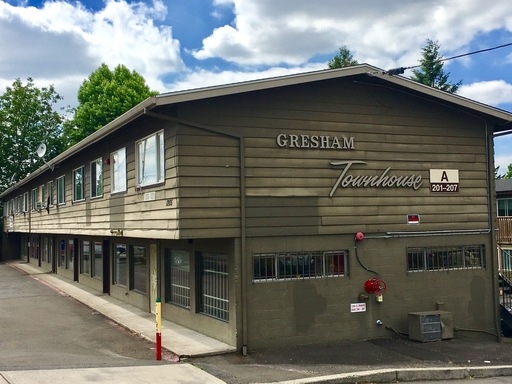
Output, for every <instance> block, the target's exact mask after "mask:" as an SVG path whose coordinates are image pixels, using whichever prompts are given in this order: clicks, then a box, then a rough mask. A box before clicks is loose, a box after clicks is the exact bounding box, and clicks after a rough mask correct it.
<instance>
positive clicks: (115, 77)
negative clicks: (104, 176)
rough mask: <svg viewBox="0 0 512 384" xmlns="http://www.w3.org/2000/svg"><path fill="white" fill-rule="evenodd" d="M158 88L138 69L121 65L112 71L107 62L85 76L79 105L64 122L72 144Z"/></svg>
mask: <svg viewBox="0 0 512 384" xmlns="http://www.w3.org/2000/svg"><path fill="white" fill-rule="evenodd" d="M157 94H158V92H156V91H151V90H150V89H149V87H148V86H147V85H146V80H145V79H144V78H143V77H142V76H141V75H140V74H138V73H137V72H136V71H131V72H130V70H129V69H128V68H126V67H125V66H124V65H121V64H120V65H118V66H117V67H115V68H114V70H113V71H111V70H110V68H109V67H108V66H107V65H106V64H101V66H100V67H99V68H98V69H96V70H95V71H94V72H93V73H91V75H89V77H88V78H87V79H86V80H84V82H83V83H82V85H81V86H80V88H79V90H78V103H79V105H78V107H77V108H76V109H75V115H74V117H73V119H71V120H69V121H67V122H66V123H65V125H64V136H65V138H66V140H67V144H68V145H69V146H71V145H73V144H76V143H77V142H79V141H80V140H82V139H84V138H85V137H87V136H89V135H90V134H91V133H94V132H95V131H96V130H98V129H99V128H101V127H103V126H104V125H106V124H108V123H109V122H111V121H112V120H114V119H115V118H117V117H119V116H121V115H122V114H123V113H125V112H126V111H128V110H129V109H130V108H132V107H134V106H135V105H137V104H139V103H140V102H142V101H143V100H145V99H147V98H148V97H150V96H155V95H157Z"/></svg>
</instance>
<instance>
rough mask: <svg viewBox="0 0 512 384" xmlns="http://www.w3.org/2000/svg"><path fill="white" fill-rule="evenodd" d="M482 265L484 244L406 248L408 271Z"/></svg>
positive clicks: (477, 266)
mask: <svg viewBox="0 0 512 384" xmlns="http://www.w3.org/2000/svg"><path fill="white" fill-rule="evenodd" d="M484 267H485V246H484V245H459V246H447V247H411V248H407V271H409V272H418V271H420V272H421V271H439V270H447V269H470V268H484Z"/></svg>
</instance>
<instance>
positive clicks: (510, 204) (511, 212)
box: [498, 199, 512, 216]
mask: <svg viewBox="0 0 512 384" xmlns="http://www.w3.org/2000/svg"><path fill="white" fill-rule="evenodd" d="M498 216H512V199H498Z"/></svg>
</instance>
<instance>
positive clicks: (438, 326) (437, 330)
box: [408, 311, 453, 342]
mask: <svg viewBox="0 0 512 384" xmlns="http://www.w3.org/2000/svg"><path fill="white" fill-rule="evenodd" d="M408 324H409V339H410V340H416V341H421V342H426V341H440V340H445V339H452V338H453V315H452V313H451V312H446V311H428V312H411V313H409V315H408Z"/></svg>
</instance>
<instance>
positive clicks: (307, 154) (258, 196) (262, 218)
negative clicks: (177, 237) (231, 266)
mask: <svg viewBox="0 0 512 384" xmlns="http://www.w3.org/2000/svg"><path fill="white" fill-rule="evenodd" d="M198 110H200V111H201V114H200V115H198V114H197V111H198ZM178 113H179V116H180V117H181V118H183V119H186V120H187V119H188V120H190V121H194V122H197V123H201V124H203V125H206V126H208V127H211V128H212V129H216V130H219V131H221V132H226V133H230V134H236V135H240V136H243V137H244V139H243V140H244V146H245V152H244V157H245V170H244V171H245V175H246V177H245V179H244V182H245V191H246V197H247V198H246V204H247V211H246V214H247V221H246V223H247V235H248V236H279V235H294V234H295V235H306V234H337V233H351V232H354V231H356V230H357V231H359V230H361V231H364V232H376V233H379V232H387V231H406V230H422V231H424V230H439V229H476V228H488V227H489V214H488V197H487V193H488V191H487V182H486V180H487V177H488V175H487V171H486V129H485V125H484V122H483V121H482V120H481V119H479V118H475V117H473V116H471V115H469V114H466V113H461V112H457V111H455V110H453V109H450V108H444V107H443V106H442V105H440V104H435V103H430V102H428V101H426V100H424V99H420V98H416V97H414V96H411V95H407V94H404V93H399V92H393V91H392V90H390V89H387V88H381V87H375V86H371V85H361V84H356V83H353V82H351V81H345V80H339V81H333V82H331V83H318V84H308V85H302V86H294V87H288V88H283V89H274V90H270V91H260V92H255V93H253V94H250V95H237V96H233V97H227V98H224V99H221V100H207V101H201V102H195V103H190V104H186V105H182V106H180V108H179V109H178ZM280 133H284V134H288V135H290V134H294V135H326V136H331V137H333V136H338V137H339V136H346V137H348V138H350V137H353V138H354V146H355V149H354V150H334V149H333V150H320V149H303V148H280V147H278V145H277V143H276V137H277V135H278V134H280ZM207 137H208V136H205V138H204V140H207ZM196 141H199V139H197V140H196V138H194V142H196ZM182 144H185V143H182ZM235 144H236V142H233V146H228V147H226V146H222V147H220V148H219V147H218V146H219V143H218V142H217V141H216V142H215V145H216V147H217V149H216V148H204V147H202V146H201V147H199V146H197V145H194V146H189V145H185V146H181V145H180V162H181V161H183V160H184V156H182V155H185V154H186V156H187V161H188V162H189V163H191V162H192V161H193V162H194V164H197V163H198V162H199V163H200V160H199V161H198V160H197V158H198V157H199V158H200V156H201V155H202V154H208V155H209V156H214V154H215V153H217V151H222V152H223V153H224V155H229V156H235V155H236V151H237V148H236V146H235ZM189 156H191V157H192V159H194V160H191V159H190V158H189ZM214 158H215V156H214ZM352 160H358V161H364V162H366V164H354V165H353V166H352V168H351V170H350V171H349V173H351V174H354V175H356V174H357V175H359V174H360V175H380V174H381V173H382V172H383V171H384V170H385V169H386V168H387V167H391V169H390V171H389V174H390V175H396V176H408V175H411V174H415V175H420V176H421V178H422V180H423V182H422V185H421V187H420V188H419V189H418V190H413V189H410V188H395V187H393V188H345V189H342V188H338V189H337V190H336V192H335V193H334V195H333V196H332V197H329V193H330V191H331V189H332V188H333V186H334V184H335V183H336V181H337V178H338V176H339V175H340V173H341V169H342V167H333V166H332V165H331V164H330V162H331V161H352ZM220 164H222V163H220ZM200 165H201V164H197V167H198V168H195V169H194V170H192V169H191V168H189V169H187V174H186V177H183V178H182V177H181V176H185V175H184V174H183V173H181V174H180V190H181V192H182V193H183V192H185V190H186V188H185V189H184V187H187V188H188V187H197V186H198V185H199V184H201V183H203V182H204V183H206V184H207V185H209V187H210V188H215V187H219V188H220V187H221V185H222V184H224V186H229V187H235V186H234V185H232V184H230V181H232V180H230V179H226V178H223V177H222V174H224V172H221V174H219V170H217V169H215V170H211V169H204V173H203V172H202V171H203V169H201V168H199V167H200ZM216 165H217V166H218V165H219V163H217V164H216ZM430 169H457V170H459V177H460V192H459V193H456V194H434V193H431V192H430V188H429V187H430V182H429V170H430ZM192 172H193V173H194V175H193V177H192V178H191V177H190V175H191V173H192ZM226 172H228V170H226ZM232 176H233V177H235V173H233V174H232ZM203 180H204V181H203ZM234 180H235V179H233V181H234ZM210 188H208V193H206V191H204V193H203V195H204V196H208V195H209V193H210ZM233 191H235V190H233ZM233 213H235V211H233ZM407 214H419V215H420V218H421V223H420V225H419V226H412V227H411V225H408V224H407V222H406V215H407Z"/></svg>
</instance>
